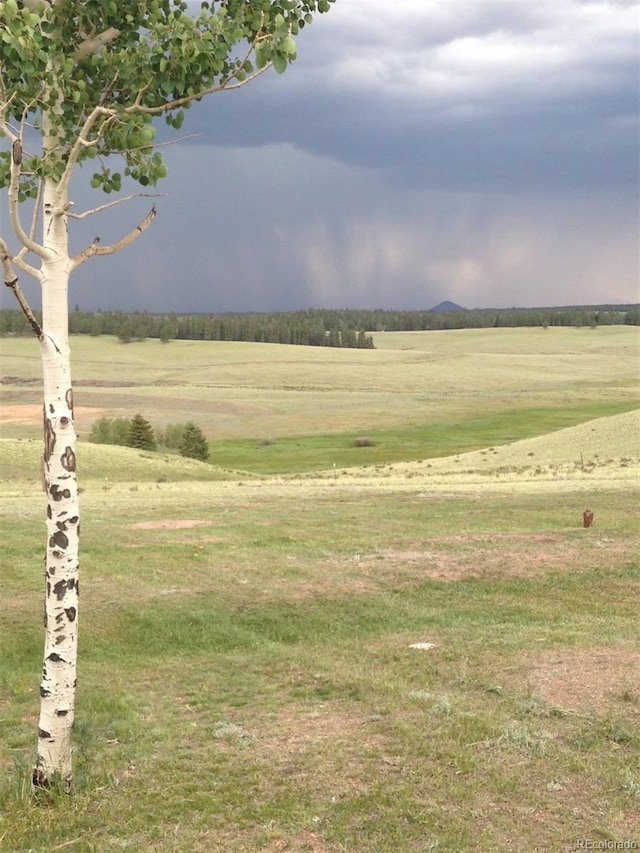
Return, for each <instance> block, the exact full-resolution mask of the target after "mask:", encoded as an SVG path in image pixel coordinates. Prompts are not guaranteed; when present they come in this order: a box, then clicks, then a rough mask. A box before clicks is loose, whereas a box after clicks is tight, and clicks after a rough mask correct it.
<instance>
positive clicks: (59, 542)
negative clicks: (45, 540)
mask: <svg viewBox="0 0 640 853" xmlns="http://www.w3.org/2000/svg"><path fill="white" fill-rule="evenodd" d="M56 546H57V547H58V548H62V550H63V551H66V549H67V548H68V547H69V537H68V536H67V535H66V533H64V532H63V531H62V530H56V532H55V533H54V534H53V536H51V538H50V539H49V547H50V548H54V547H56Z"/></svg>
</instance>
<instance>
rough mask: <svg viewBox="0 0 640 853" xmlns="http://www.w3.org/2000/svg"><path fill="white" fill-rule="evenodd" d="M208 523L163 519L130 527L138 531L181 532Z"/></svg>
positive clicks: (193, 519)
mask: <svg viewBox="0 0 640 853" xmlns="http://www.w3.org/2000/svg"><path fill="white" fill-rule="evenodd" d="M209 523H210V522H208V521H203V520H202V519H196V518H165V519H162V520H161V521H136V522H134V523H133V524H132V525H131V527H134V528H136V529H138V530H182V529H183V528H189V527H202V526H204V525H206V524H209Z"/></svg>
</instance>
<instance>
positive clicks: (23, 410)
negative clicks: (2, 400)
mask: <svg viewBox="0 0 640 853" xmlns="http://www.w3.org/2000/svg"><path fill="white" fill-rule="evenodd" d="M103 411H104V410H103V409H100V408H97V407H88V406H83V407H82V408H81V409H80V408H78V410H77V411H76V417H77V418H79V417H81V418H84V419H86V418H88V417H94V416H99V415H101V414H102V412H103ZM41 422H42V405H41V404H29V403H15V404H14V405H11V406H7V405H3V406H2V408H1V409H0V424H28V425H31V426H32V425H33V424H39V423H41Z"/></svg>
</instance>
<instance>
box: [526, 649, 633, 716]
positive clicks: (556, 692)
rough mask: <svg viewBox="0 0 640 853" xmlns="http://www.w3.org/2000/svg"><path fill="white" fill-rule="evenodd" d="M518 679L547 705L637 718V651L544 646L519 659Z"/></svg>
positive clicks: (581, 711) (582, 711) (576, 710)
mask: <svg viewBox="0 0 640 853" xmlns="http://www.w3.org/2000/svg"><path fill="white" fill-rule="evenodd" d="M519 663H520V672H519V674H518V679H517V680H518V682H519V684H520V686H524V684H527V685H528V686H529V688H530V689H531V690H532V691H533V693H534V694H536V695H538V696H540V697H541V698H542V699H544V701H545V702H547V703H548V704H549V705H552V706H553V707H556V708H563V709H566V710H570V711H575V712H579V713H588V712H596V713H602V712H607V711H612V710H614V709H617V710H621V709H624V710H625V712H626V713H630V714H632V715H633V716H635V717H637V718H638V720H640V650H639V651H636V650H630V649H620V648H578V649H568V648H562V649H544V650H540V651H536V652H527V653H526V654H525V655H524V656H523V657H522V658H521V659H520V662H519Z"/></svg>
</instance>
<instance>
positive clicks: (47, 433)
mask: <svg viewBox="0 0 640 853" xmlns="http://www.w3.org/2000/svg"><path fill="white" fill-rule="evenodd" d="M55 446H56V434H55V432H54V431H53V425H52V423H51V419H50V418H47V417H45V419H44V461H45V462H49V460H50V459H51V454H52V453H53V449H54V447H55Z"/></svg>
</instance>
